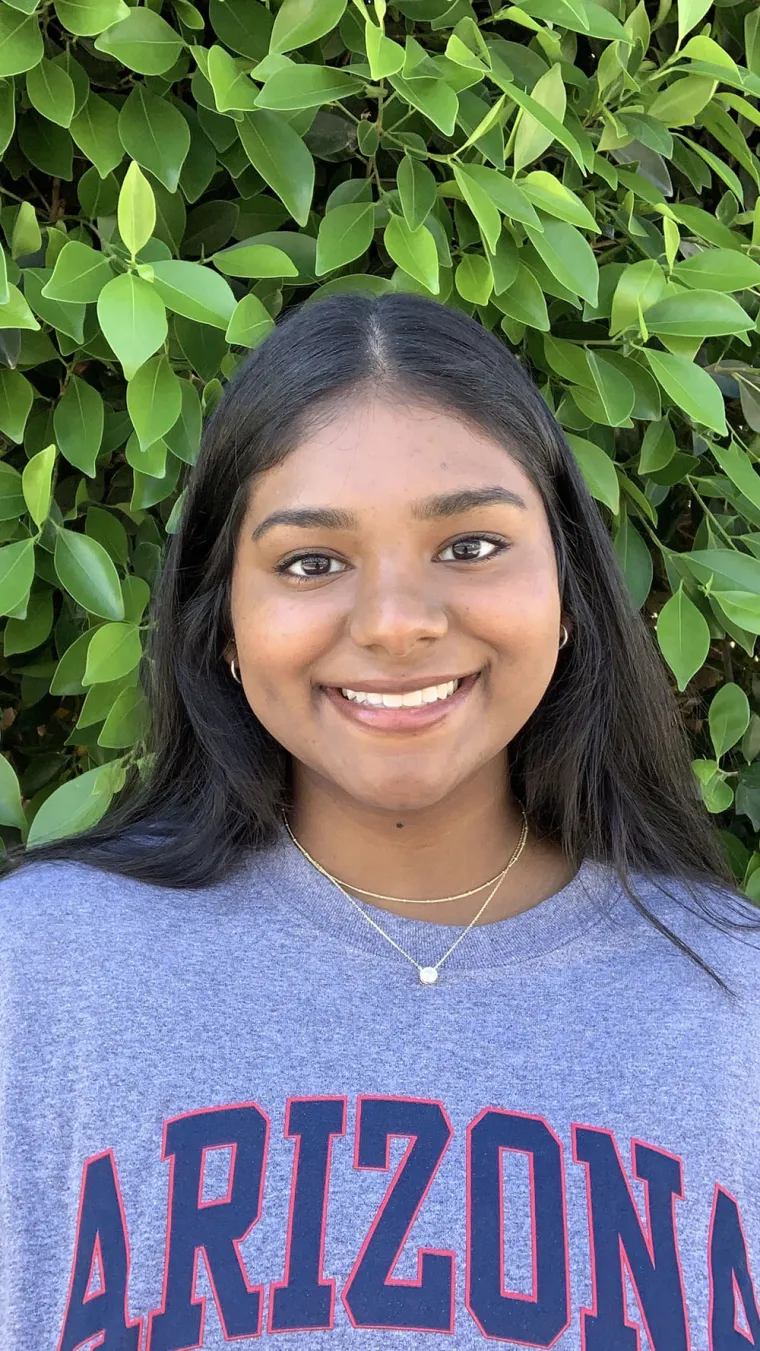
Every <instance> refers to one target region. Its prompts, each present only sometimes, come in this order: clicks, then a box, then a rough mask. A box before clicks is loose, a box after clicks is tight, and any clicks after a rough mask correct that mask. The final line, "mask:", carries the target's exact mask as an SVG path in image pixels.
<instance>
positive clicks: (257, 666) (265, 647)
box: [232, 586, 336, 694]
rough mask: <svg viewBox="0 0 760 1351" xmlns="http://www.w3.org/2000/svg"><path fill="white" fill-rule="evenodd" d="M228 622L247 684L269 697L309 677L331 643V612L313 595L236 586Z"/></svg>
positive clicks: (332, 609) (332, 620) (332, 612)
mask: <svg viewBox="0 0 760 1351" xmlns="http://www.w3.org/2000/svg"><path fill="white" fill-rule="evenodd" d="M320 601H321V602H322V603H320ZM232 617H233V624H234V628H235V636H236V642H237V648H238V652H239V654H240V662H241V666H242V667H243V668H244V670H245V672H246V683H247V684H249V685H250V687H251V688H253V687H255V686H256V685H258V686H259V687H260V688H262V689H263V690H267V691H269V692H273V693H280V694H281V692H282V689H283V687H284V686H285V685H291V686H292V685H293V684H298V683H299V682H302V681H303V680H304V678H305V677H308V675H309V672H310V669H311V667H312V665H313V664H314V663H315V662H316V661H318V660H319V658H320V657H321V656H322V655H323V654H324V652H325V651H327V650H329V648H330V647H331V645H332V643H333V642H334V640H335V632H336V622H335V616H334V607H329V606H328V605H327V604H326V603H325V602H324V600H323V599H322V597H321V596H319V595H318V594H316V593H314V592H312V593H311V594H310V595H309V596H308V597H306V596H299V595H294V594H293V593H287V592H285V593H278V592H274V591H273V590H272V589H271V588H270V587H268V586H266V587H253V586H249V587H247V588H242V587H241V588H239V590H238V592H237V593H236V592H235V591H233V599H232Z"/></svg>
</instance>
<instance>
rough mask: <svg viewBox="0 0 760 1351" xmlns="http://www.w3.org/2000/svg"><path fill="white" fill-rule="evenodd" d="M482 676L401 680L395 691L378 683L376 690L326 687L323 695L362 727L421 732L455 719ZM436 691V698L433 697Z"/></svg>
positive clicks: (334, 706) (475, 674)
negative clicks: (412, 680)
mask: <svg viewBox="0 0 760 1351" xmlns="http://www.w3.org/2000/svg"><path fill="white" fill-rule="evenodd" d="M479 675H480V672H475V673H474V674H472V675H467V676H461V677H460V676H452V677H450V678H449V679H448V680H441V681H436V682H435V684H433V683H432V682H431V683H430V684H427V683H422V681H420V682H419V683H416V682H415V684H414V685H412V684H411V682H408V681H407V682H403V681H399V682H398V683H397V684H396V687H395V689H391V688H389V687H388V686H386V688H384V689H382V688H379V687H378V683H377V682H372V683H373V684H374V685H375V688H374V689H372V688H370V689H366V688H362V689H353V687H351V686H342V687H338V686H331V685H326V686H323V687H322V693H323V695H324V697H325V698H326V699H327V700H328V701H329V703H330V705H331V706H332V707H333V708H334V709H336V710H337V711H338V712H339V713H340V714H341V715H342V716H343V717H345V718H348V719H350V720H351V721H352V722H354V723H358V724H359V725H360V726H363V727H366V728H368V729H374V730H377V731H385V732H415V731H418V732H419V731H422V730H423V729H425V728H428V727H430V726H432V725H433V724H434V723H439V722H442V721H443V720H444V719H445V718H448V717H451V716H453V714H454V713H455V712H456V710H457V709H458V708H460V707H461V706H462V704H463V703H464V702H465V700H466V699H468V698H469V696H470V693H471V691H472V689H473V686H474V685H475V683H476V681H477V680H478V678H479ZM358 683H359V682H357V684H358ZM363 683H364V682H362V684H363ZM404 685H406V686H407V688H406V689H404V688H403V686H404ZM439 689H440V690H441V694H440V695H439V694H438V690H439ZM433 690H435V692H436V693H435V698H433V697H432V691H433ZM428 691H429V692H430V694H429V696H428V698H425V699H423V698H422V697H421V696H422V695H423V694H424V693H426V692H428ZM352 696H353V697H352ZM410 700H412V702H410Z"/></svg>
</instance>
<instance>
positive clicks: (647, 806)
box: [0, 294, 760, 1351]
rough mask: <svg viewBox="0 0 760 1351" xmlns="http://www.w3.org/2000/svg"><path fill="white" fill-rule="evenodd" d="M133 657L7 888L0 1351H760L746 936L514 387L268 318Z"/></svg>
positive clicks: (634, 618)
mask: <svg viewBox="0 0 760 1351" xmlns="http://www.w3.org/2000/svg"><path fill="white" fill-rule="evenodd" d="M152 618H153V619H154V621H155V623H154V625H153V627H152V631H151V634H150V647H149V660H148V662H147V663H146V667H145V672H144V674H145V685H146V692H147V693H148V697H149V701H150V706H151V711H152V730H151V733H150V739H149V742H148V743H147V747H146V748H144V749H145V758H144V760H143V762H142V766H141V769H142V774H141V775H140V772H139V769H138V767H135V768H134V769H133V770H132V772H131V776H130V778H129V779H128V782H127V785H126V787H125V790H124V792H123V794H122V795H121V798H120V799H119V802H118V804H117V805H115V806H114V807H113V809H112V810H111V811H110V812H109V813H108V815H107V816H106V817H105V818H104V819H103V820H102V821H101V822H99V823H98V825H96V826H95V827H92V828H91V829H89V830H87V831H84V832H83V833H82V834H80V835H77V836H75V837H72V838H69V839H66V840H59V841H57V842H51V843H49V844H47V845H43V846H38V847H36V848H34V849H30V850H29V851H28V852H27V853H26V855H25V856H23V857H22V856H21V855H22V853H23V851H21V850H11V857H10V859H9V863H8V865H6V876H5V877H4V879H3V882H2V885H0V1345H1V1346H2V1348H3V1351H77V1349H79V1348H86V1349H87V1351H90V1348H91V1347H95V1346H99V1347H104V1348H106V1351H180V1349H182V1351H186V1349H187V1348H191V1347H204V1348H221V1347H222V1346H226V1345H227V1344H228V1343H230V1342H233V1341H234V1342H235V1343H236V1344H237V1342H238V1341H239V1342H241V1343H242V1344H247V1342H248V1341H249V1340H250V1342H251V1343H252V1344H254V1343H255V1341H256V1339H257V1338H259V1339H263V1340H271V1341H272V1342H273V1343H274V1342H275V1341H277V1342H278V1344H282V1345H284V1346H293V1347H297V1348H301V1347H303V1348H304V1351H306V1348H316V1347H318V1346H322V1345H325V1346H329V1347H335V1348H341V1347H346V1348H349V1347H353V1348H358V1349H359V1351H365V1349H366V1348H383V1351H385V1349H386V1348H388V1351H390V1348H395V1347H404V1348H406V1347H409V1348H416V1347H419V1348H425V1347H433V1346H437V1345H439V1344H442V1345H443V1344H445V1345H448V1346H452V1347H455V1348H456V1351H465V1349H467V1348H472V1347H478V1346H481V1345H485V1344H486V1343H487V1342H489V1341H491V1342H494V1343H497V1344H502V1345H507V1346H530V1347H560V1348H561V1349H562V1351H581V1348H583V1349H584V1351H645V1349H646V1348H648V1351H707V1348H708V1347H709V1348H710V1351H744V1348H746V1347H749V1346H760V1310H759V1302H760V1182H759V1179H760V1170H759V1169H758V1162H757V1160H758V1155H759V1154H760V1064H759V1061H760V1018H759V1017H758V997H757V989H758V981H759V979H760V958H759V956H758V945H757V939H756V936H755V935H756V931H757V928H758V916H757V911H756V910H755V908H754V907H753V906H752V905H751V904H750V902H749V901H747V900H746V898H743V897H742V896H741V894H740V893H739V892H738V891H737V890H736V887H735V886H734V884H733V882H732V879H731V874H730V872H729V870H728V868H727V866H726V864H725V863H724V861H723V858H722V854H721V850H720V848H719V843H718V837H717V836H716V834H715V833H714V829H713V826H712V823H711V820H710V818H709V817H708V816H707V814H706V812H705V810H704V808H703V807H702V805H701V803H700V802H699V800H698V796H697V791H696V784H695V782H694V781H693V778H692V776H691V771H690V768H689V752H688V748H687V745H686V740H685V737H684V733H683V731H682V729H681V725H680V722H679V718H678V714H677V708H676V705H675V701H674V699H673V697H672V695H671V693H670V689H669V684H668V680H667V677H666V674H665V672H664V669H663V667H662V664H661V662H660V660H659V657H658V655H657V653H656V650H655V647H654V645H653V643H652V640H651V638H650V635H649V633H648V631H647V629H646V626H645V624H644V622H643V620H642V618H641V616H640V615H639V614H637V613H635V612H634V610H633V608H632V607H631V605H630V602H629V599H628V593H627V591H626V588H625V584H624V581H623V579H622V576H621V574H620V572H619V569H618V566H617V562H616V556H615V554H614V552H613V549H612V546H611V543H610V539H609V536H608V534H607V531H606V529H605V527H604V525H603V523H602V521H601V520H600V517H599V515H598V513H597V510H596V507H595V505H594V503H593V501H592V499H591V497H590V496H589V494H588V492H587V490H586V487H585V485H584V482H583V479H582V477H581V475H580V473H579V471H578V469H577V467H576V464H575V462H574V459H573V455H572V453H571V452H570V450H569V447H568V445H567V443H566V441H565V439H564V437H563V435H562V432H561V429H560V428H559V426H558V424H557V422H556V421H555V420H554V418H553V417H552V415H551V413H550V411H549V409H548V407H547V406H546V404H545V403H544V401H543V399H542V398H541V396H540V394H539V392H538V391H537V389H536V387H535V385H534V384H533V383H532V382H531V380H530V378H529V377H528V376H527V375H526V374H525V373H524V372H523V370H522V368H521V366H520V365H519V363H518V362H517V361H516V360H515V359H514V358H513V357H512V356H511V355H510V354H509V353H508V351H507V350H506V347H505V346H504V344H503V343H502V342H501V341H500V340H499V339H498V338H497V337H496V336H494V335H493V334H491V333H489V332H488V331H487V330H486V329H485V328H484V327H482V326H481V325H480V324H479V323H478V322H476V321H475V320H473V319H470V318H469V317H467V316H465V315H464V314H463V313H461V312H459V311H457V310H455V309H452V308H447V307H444V306H441V305H438V304H436V303H435V302H433V301H428V300H424V299H422V298H418V297H416V296H410V295H400V294H399V295H388V296H384V297H383V298H381V299H374V298H371V297H369V296H366V295H352V296H341V297H331V298H329V299H323V300H320V301H317V302H316V303H307V304H306V305H303V306H300V307H298V308H297V309H292V310H290V311H288V312H287V314H286V315H285V317H284V318H283V320H282V321H281V322H280V323H279V324H278V325H277V327H276V329H275V330H274V331H273V333H272V334H271V335H270V336H269V337H268V338H267V340H266V341H265V342H264V343H263V344H262V345H261V346H260V347H259V348H258V349H257V350H256V351H255V352H253V354H252V355H251V356H250V358H249V359H248V361H247V362H246V363H245V365H244V366H243V368H242V369H241V371H240V372H239V374H238V375H237V376H236V378H235V379H234V380H233V381H232V382H231V384H230V386H229V387H228V390H227V392H226V394H225V397H224V398H223V400H222V402H221V403H220V405H219V407H218V408H217V410H216V412H215V413H214V415H213V417H212V419H211V421H210V424H209V426H208V428H207V432H206V436H205V440H204V443H203V447H202V450H201V453H200V456H199V459H198V462H197V464H196V465H195V467H194V470H193V473H192V476H191V481H190V483H189V485H188V490H187V494H186V498H185V502H184V510H183V515H182V521H181V525H180V528H179V530H178V532H177V534H176V535H175V536H174V537H173V538H172V539H171V541H170V543H169V546H168V549H167V553H166V559H165V565H164V568H163V572H162V576H161V578H160V583H159V586H158V590H157V595H156V598H155V604H154V611H153V615H152ZM440 1334H444V1335H445V1337H447V1338H448V1340H447V1341H445V1342H439V1339H440Z"/></svg>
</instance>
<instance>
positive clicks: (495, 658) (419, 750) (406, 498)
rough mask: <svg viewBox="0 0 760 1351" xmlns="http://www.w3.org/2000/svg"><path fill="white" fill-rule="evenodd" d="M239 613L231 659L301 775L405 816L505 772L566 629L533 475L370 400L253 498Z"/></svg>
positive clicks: (465, 431) (451, 425) (446, 427)
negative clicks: (497, 766)
mask: <svg viewBox="0 0 760 1351" xmlns="http://www.w3.org/2000/svg"><path fill="white" fill-rule="evenodd" d="M231 606H232V622H233V628H234V636H235V642H234V645H232V644H231V645H230V646H229V648H228V649H227V652H226V654H225V655H226V656H227V658H228V659H229V658H230V657H232V656H234V655H235V651H237V670H238V674H239V675H240V677H241V679H242V682H243V687H244V690H245V694H246V697H247V699H248V702H249V704H250V706H251V708H252V710H253V712H254V713H255V714H256V717H257V718H259V720H260V721H261V722H262V723H263V724H264V726H265V727H266V728H267V729H268V730H269V732H271V734H272V735H273V736H274V737H275V738H276V739H277V741H279V742H280V743H281V744H282V745H283V746H284V747H285V748H286V749H287V750H288V751H289V752H290V753H291V754H292V755H293V756H294V758H295V760H296V761H297V762H299V766H300V769H299V772H301V773H305V774H308V775H309V777H310V778H311V779H314V778H316V779H317V780H318V781H319V782H321V783H322V784H323V785H324V786H325V787H326V788H328V789H329V790H330V791H331V792H333V793H334V792H335V791H336V790H338V792H339V793H341V794H344V795H346V796H347V797H348V798H350V799H352V800H354V801H357V802H360V803H362V804H365V805H366V806H368V807H372V808H376V809H385V810H389V811H399V812H401V811H406V812H409V811H413V810H415V809H419V808H424V807H428V806H432V805H433V804H436V803H439V802H441V801H442V800H443V799H444V798H446V797H447V796H448V795H449V794H451V793H453V792H454V791H455V790H456V789H457V788H458V787H459V786H460V785H461V784H463V783H464V782H465V781H467V780H469V779H470V778H471V777H472V776H474V775H477V774H478V773H479V771H481V770H483V769H484V768H485V767H486V766H491V767H493V763H492V762H493V761H494V760H495V759H498V760H500V761H502V762H503V761H504V760H505V758H506V751H505V747H506V746H507V745H508V743H509V742H510V741H511V740H512V738H513V737H514V735H515V734H516V732H518V731H519V729H520V728H521V727H522V726H523V724H524V723H525V722H526V721H527V719H528V718H529V717H530V715H531V714H532V713H533V711H534V709H535V708H536V707H537V705H538V704H539V703H540V701H541V698H542V696H543V694H544V692H545V690H546V688H547V685H548V684H549V681H550V680H551V676H552V673H553V671H554V668H555V665H556V661H557V651H558V644H559V640H560V624H561V622H562V618H563V617H562V613H561V608H560V597H559V593H558V580H557V572H556V564H555V556H554V550H553V546H552V540H551V535H550V531H549V524H548V520H547V517H546V513H545V510H544V506H543V503H542V500H541V497H540V494H539V493H538V491H537V489H535V488H534V487H533V485H532V483H531V481H530V479H529V478H528V477H527V475H526V474H525V472H524V471H523V470H522V469H521V468H520V466H519V465H518V464H517V463H516V461H515V460H514V459H512V458H511V457H510V455H509V454H508V453H507V452H506V451H505V450H504V449H503V448H502V447H501V446H500V445H498V444H497V443H496V442H494V441H492V440H491V439H490V438H489V437H488V436H487V435H486V433H485V432H481V431H478V430H476V429H472V428H468V427H467V426H465V425H464V424H463V423H461V422H459V421H458V420H456V419H455V418H453V417H451V416H449V415H447V414H446V413H443V412H431V411H428V410H427V409H425V408H421V407H418V406H402V404H401V403H397V404H391V403H389V402H387V401H379V400H373V399H369V398H368V399H367V400H366V401H362V402H358V401H357V402H352V403H350V404H349V405H347V406H344V407H343V408H342V409H341V410H340V411H337V412H336V414H335V417H334V420H331V421H330V422H329V424H328V425H326V426H324V427H323V428H322V429H321V430H315V431H314V432H313V434H307V435H306V437H305V439H304V440H303V441H302V442H301V443H300V444H299V445H298V447H297V449H295V450H294V451H293V452H292V453H291V454H290V455H289V456H288V457H287V458H286V459H285V460H284V461H283V462H282V463H281V464H279V465H277V466H276V467H275V468H273V469H270V470H267V471H266V473H264V474H263V475H261V477H260V478H259V479H258V480H257V482H256V483H255V485H254V487H253V489H252V493H251V498H250V501H249V504H248V508H247V511H246V515H245V518H244V521H243V526H242V529H241V533H240V535H239V538H238V542H237V550H236V557H235V564H234V570H233V577H232V591H231ZM568 627H569V625H568ZM402 700H403V702H402Z"/></svg>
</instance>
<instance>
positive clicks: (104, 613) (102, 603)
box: [53, 527, 124, 620]
mask: <svg viewBox="0 0 760 1351" xmlns="http://www.w3.org/2000/svg"><path fill="white" fill-rule="evenodd" d="M53 561H54V566H55V570H56V573H57V574H58V577H59V580H60V582H61V585H62V586H63V587H64V589H65V590H66V591H68V593H69V595H70V596H71V597H72V599H73V600H75V601H76V602H77V604H78V605H81V606H82V609H83V610H86V611H87V613H88V614H93V615H99V616H100V617H101V618H102V619H114V620H121V619H123V618H124V597H123V596H122V594H121V586H120V583H119V575H118V573H117V571H116V568H115V566H114V563H113V560H112V558H111V556H110V554H108V553H107V552H106V550H105V549H104V548H103V545H102V544H99V543H98V541H97V540H95V539H91V538H90V536H89V535H82V534H80V533H78V532H77V531H75V530H65V529H63V527H59V528H58V530H57V534H56V541H55V553H54V555H53Z"/></svg>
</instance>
